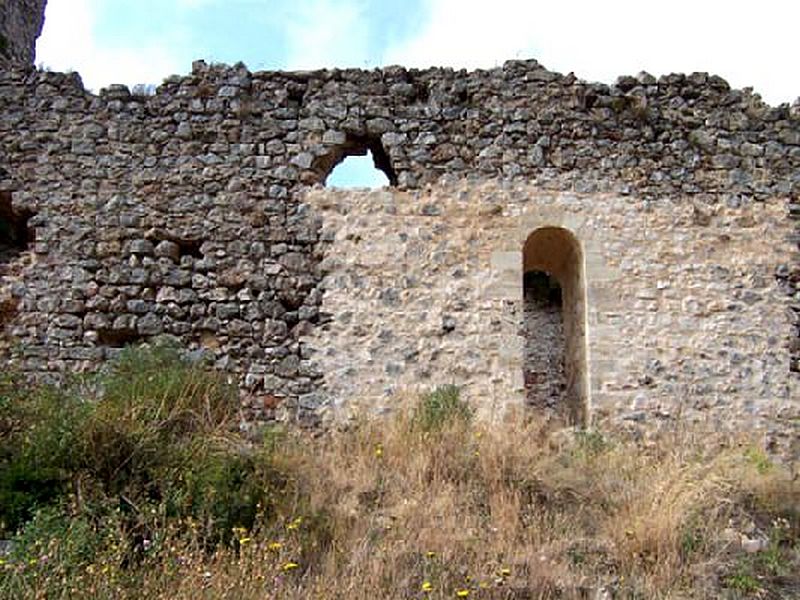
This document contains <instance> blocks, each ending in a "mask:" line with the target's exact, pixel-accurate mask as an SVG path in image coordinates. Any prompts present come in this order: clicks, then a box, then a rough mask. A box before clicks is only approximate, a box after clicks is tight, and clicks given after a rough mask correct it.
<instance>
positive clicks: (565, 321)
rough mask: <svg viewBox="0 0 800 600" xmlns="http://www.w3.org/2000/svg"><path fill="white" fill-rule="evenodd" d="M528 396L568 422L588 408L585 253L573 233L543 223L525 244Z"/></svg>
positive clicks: (582, 416) (579, 419) (581, 416)
mask: <svg viewBox="0 0 800 600" xmlns="http://www.w3.org/2000/svg"><path fill="white" fill-rule="evenodd" d="M522 256H523V269H522V272H523V281H522V288H523V302H524V312H523V314H524V317H523V319H524V322H523V331H524V334H525V350H524V356H523V375H524V378H525V393H526V400H527V402H528V403H529V404H531V405H532V406H534V407H537V408H543V409H547V410H549V411H552V412H553V413H554V414H555V415H557V416H558V417H560V418H563V419H565V420H566V421H568V422H569V423H574V424H583V423H585V421H586V412H587V403H588V400H587V397H588V390H587V383H586V382H587V371H586V324H585V317H584V314H585V293H584V281H583V253H582V252H581V248H580V244H579V242H578V240H577V239H576V238H575V236H574V235H573V234H572V233H570V232H569V231H567V230H566V229H562V228H560V227H543V228H541V229H537V230H535V231H534V232H533V233H531V234H530V235H529V236H528V239H527V240H526V242H525V245H524V247H523V253H522Z"/></svg>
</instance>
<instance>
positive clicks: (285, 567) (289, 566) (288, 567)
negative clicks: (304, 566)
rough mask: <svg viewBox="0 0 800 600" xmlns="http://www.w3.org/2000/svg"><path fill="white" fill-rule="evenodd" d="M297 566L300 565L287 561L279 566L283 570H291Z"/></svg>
mask: <svg viewBox="0 0 800 600" xmlns="http://www.w3.org/2000/svg"><path fill="white" fill-rule="evenodd" d="M299 566H300V565H298V564H297V563H296V562H287V563H284V565H283V566H282V567H281V568H282V569H283V570H284V571H292V570H294V569H296V568H297V567H299Z"/></svg>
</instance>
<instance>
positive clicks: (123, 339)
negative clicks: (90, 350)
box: [97, 329, 145, 348]
mask: <svg viewBox="0 0 800 600" xmlns="http://www.w3.org/2000/svg"><path fill="white" fill-rule="evenodd" d="M144 339H145V336H143V335H141V334H139V333H137V332H136V331H134V330H133V329H98V330H97V342H98V343H99V344H100V345H101V346H106V347H108V348H124V347H125V346H130V345H131V344H136V343H137V342H140V341H142V340H144Z"/></svg>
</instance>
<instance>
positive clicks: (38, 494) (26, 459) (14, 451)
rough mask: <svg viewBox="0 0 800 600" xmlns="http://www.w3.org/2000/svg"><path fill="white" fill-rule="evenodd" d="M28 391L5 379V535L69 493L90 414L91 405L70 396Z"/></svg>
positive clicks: (0, 431) (1, 407)
mask: <svg viewBox="0 0 800 600" xmlns="http://www.w3.org/2000/svg"><path fill="white" fill-rule="evenodd" d="M25 390H27V386H26V385H25V384H24V383H23V382H22V381H21V380H20V379H19V378H18V377H15V376H13V375H6V376H5V377H4V378H3V379H2V380H0V536H7V535H8V534H9V533H10V532H13V531H15V530H16V529H17V528H18V527H19V526H20V525H21V524H22V523H24V522H25V521H27V520H28V519H29V518H31V517H32V516H33V513H34V511H35V510H36V508H37V507H40V506H44V505H46V504H48V503H49V502H51V501H53V500H55V499H57V498H58V497H60V496H63V495H64V494H65V493H66V491H67V489H68V486H69V480H70V477H71V476H72V474H73V470H74V467H75V464H76V462H77V460H78V451H77V448H78V446H79V443H78V440H79V436H80V428H81V426H82V423H83V422H84V421H85V418H86V415H87V414H88V412H89V407H88V406H87V405H86V403H84V402H83V401H81V400H80V399H79V398H77V397H76V396H74V395H71V394H70V393H68V392H64V391H60V390H58V389H56V388H52V387H45V388H40V389H37V390H36V391H35V392H34V393H32V394H28V393H25Z"/></svg>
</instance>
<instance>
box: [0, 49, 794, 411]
mask: <svg viewBox="0 0 800 600" xmlns="http://www.w3.org/2000/svg"><path fill="white" fill-rule="evenodd" d="M366 148H368V149H371V150H373V155H375V156H377V157H379V160H380V162H381V164H380V165H379V166H380V167H381V168H383V169H384V170H386V171H387V172H389V173H390V174H391V175H392V177H391V179H392V180H393V181H396V182H397V185H398V186H399V187H401V188H406V189H414V188H419V187H422V186H425V185H427V184H432V183H434V182H436V181H437V180H439V178H441V177H446V178H468V179H483V178H506V179H515V178H522V179H525V180H527V181H530V182H533V183H535V185H537V186H539V187H540V188H542V189H553V190H575V191H578V192H585V193H592V192H600V191H610V192H615V193H617V194H620V195H628V196H630V197H631V201H635V202H644V203H670V202H682V201H685V200H686V199H687V198H690V197H691V198H692V199H693V201H700V202H708V203H719V202H722V203H728V204H730V205H741V204H743V203H759V202H783V201H786V200H789V201H790V204H789V206H790V208H789V211H790V213H791V215H787V218H789V216H792V217H793V218H798V217H800V211H798V206H800V106H793V107H789V106H786V105H784V106H780V107H769V106H767V105H764V104H763V103H762V102H761V101H760V99H759V98H758V97H757V96H755V95H753V94H752V93H750V92H748V91H740V90H732V89H730V88H729V86H728V85H727V84H726V83H725V81H723V80H722V79H720V78H719V77H715V76H709V75H706V74H702V73H696V74H692V75H688V76H686V75H669V76H664V77H661V78H660V79H658V80H656V79H654V78H652V77H650V76H647V75H644V74H643V75H641V76H639V77H638V78H633V77H626V78H621V79H620V80H619V81H618V82H617V83H616V84H615V85H604V84H596V83H585V82H582V81H578V80H577V79H576V78H575V77H574V76H572V75H567V76H563V75H560V74H557V73H552V72H549V71H547V70H545V69H544V68H543V67H541V66H540V65H538V64H537V63H536V62H535V61H514V62H509V63H506V65H504V67H502V68H497V69H492V70H489V71H476V72H472V73H467V72H465V71H454V70H451V69H430V70H425V71H416V70H406V69H404V68H400V67H389V68H385V69H379V70H373V71H361V70H332V71H316V72H302V73H299V72H298V73H283V72H258V73H251V72H249V71H248V70H247V69H245V68H244V67H243V66H241V65H237V66H233V67H224V66H213V67H212V66H208V65H206V64H205V63H202V62H198V63H196V64H195V66H194V68H193V72H192V73H191V74H190V75H188V76H186V77H172V78H170V79H168V80H166V81H165V82H164V84H163V85H161V86H160V87H159V88H158V91H157V93H156V94H155V95H154V96H139V95H131V93H130V92H129V90H128V89H127V88H125V87H124V86H111V87H110V88H109V89H106V90H104V91H103V92H101V94H100V95H99V96H93V95H90V94H88V93H87V92H85V91H84V89H83V87H82V85H81V82H80V79H79V77H78V76H77V75H75V74H73V75H66V74H59V73H44V72H37V71H35V70H32V69H22V68H15V69H13V70H6V71H0V191H5V192H12V193H13V209H14V211H16V212H17V213H20V214H22V213H26V214H29V215H32V216H30V218H28V220H27V223H28V226H29V227H30V228H31V236H30V237H31V238H32V239H33V240H35V241H33V242H32V244H31V248H32V253H33V255H32V259H31V261H30V264H27V263H26V264H25V265H24V266H23V267H20V269H18V271H19V272H20V275H19V278H18V279H17V280H14V281H13V282H8V283H7V285H6V287H7V288H8V289H9V290H10V291H9V293H10V294H12V295H13V296H14V298H15V301H16V307H17V309H16V310H17V311H18V312H17V313H16V316H14V318H13V319H11V320H10V321H9V324H8V325H7V327H6V331H7V333H8V334H9V335H10V336H12V338H13V339H14V340H15V343H14V344H13V346H12V351H11V355H12V358H13V360H14V362H15V363H16V364H18V365H20V366H21V367H22V368H24V369H26V370H28V371H30V372H32V373H52V374H53V375H54V376H55V375H58V374H60V373H64V372H69V371H73V370H83V369H87V368H91V367H93V366H94V365H96V364H97V363H98V362H100V361H102V360H104V359H105V358H107V357H108V356H110V355H113V354H114V353H115V352H117V351H118V348H119V347H120V346H121V345H123V344H124V343H126V342H130V341H135V340H139V339H147V338H149V337H151V336H154V335H159V334H169V335H173V336H176V337H177V338H179V339H181V340H182V341H183V343H185V344H186V345H187V346H188V347H190V348H193V349H196V350H197V352H198V353H204V354H206V355H207V356H209V357H210V359H211V360H213V361H214V362H215V364H216V365H217V366H218V367H219V368H220V369H224V370H226V371H228V372H230V373H231V376H232V377H235V378H237V379H238V380H239V381H240V382H241V384H242V386H243V388H244V389H245V390H247V391H248V392H249V393H250V394H251V410H252V411H254V413H256V414H257V415H258V416H261V417H265V418H269V417H270V416H272V415H274V411H275V410H276V406H278V405H280V406H281V407H286V408H289V409H291V410H299V411H300V412H301V413H303V414H306V413H307V414H313V412H314V410H315V408H316V407H315V402H316V401H317V400H316V397H317V396H316V395H315V394H314V393H313V392H314V390H315V388H316V386H317V383H318V381H319V379H320V377H322V374H321V373H316V372H313V371H312V370H310V369H309V368H308V367H307V366H306V365H307V362H306V360H305V359H306V358H307V357H306V356H305V355H304V344H303V339H304V336H305V335H306V334H307V333H308V332H309V331H310V330H311V329H312V328H314V327H316V326H318V325H319V324H320V323H323V322H324V321H325V320H326V319H327V318H328V316H327V315H324V314H320V312H319V305H320V299H321V296H322V293H323V290H322V289H321V286H320V283H321V281H322V276H323V272H322V269H321V266H320V265H321V263H320V261H321V258H322V255H323V253H324V248H325V240H324V239H320V233H319V232H320V225H321V223H320V217H319V216H318V215H316V214H314V213H313V212H312V210H311V208H310V207H309V206H308V205H306V204H304V203H303V201H302V192H303V190H304V189H305V188H306V187H307V186H309V185H313V184H316V183H320V182H322V181H324V178H325V176H326V175H327V174H328V172H329V171H330V169H331V168H332V167H333V166H334V165H335V163H336V162H337V161H338V160H340V159H341V158H342V156H344V155H346V154H347V153H352V152H358V151H361V150H363V149H366ZM430 210H431V211H435V210H436V207H435V206H432V207H431V208H430ZM796 241H797V240H796ZM776 278H777V279H778V283H777V284H776V294H778V293H784V292H785V293H786V294H790V295H792V296H793V297H794V299H795V307H794V311H795V312H794V314H795V315H797V313H798V311H800V306H798V301H797V299H798V281H799V280H800V269H798V260H797V255H796V254H795V255H793V256H787V257H786V264H785V265H783V266H782V267H781V268H780V269H779V272H778V273H776ZM353 284H354V285H357V282H354V283H353ZM778 286H780V288H781V289H782V290H783V291H782V292H779V291H778ZM368 317H369V315H361V316H359V318H368ZM794 323H797V318H795V321H794ZM795 327H796V325H795ZM789 335H790V332H788V331H787V332H786V336H787V337H788V336H789ZM791 335H792V336H794V339H800V338H797V335H798V332H797V331H793V332H791ZM795 350H796V354H795V355H796V356H797V357H800V348H799V347H798V344H797V343H796V342H795ZM794 365H795V366H794V368H795V369H797V365H798V363H797V361H795V363H794Z"/></svg>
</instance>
